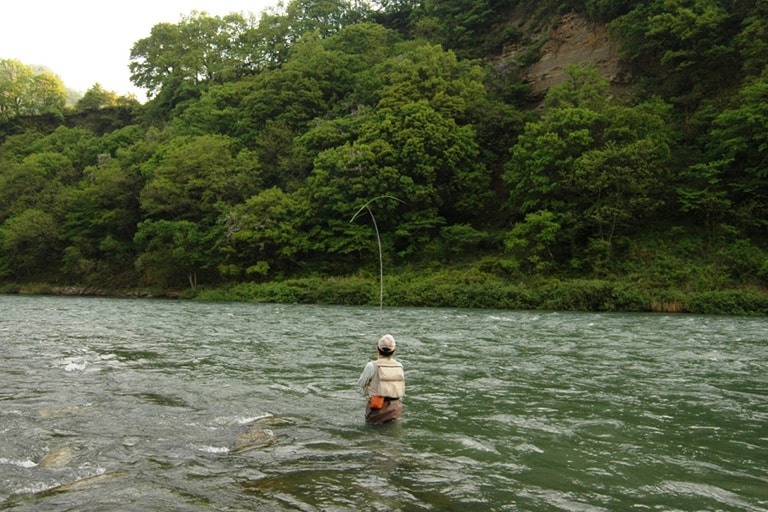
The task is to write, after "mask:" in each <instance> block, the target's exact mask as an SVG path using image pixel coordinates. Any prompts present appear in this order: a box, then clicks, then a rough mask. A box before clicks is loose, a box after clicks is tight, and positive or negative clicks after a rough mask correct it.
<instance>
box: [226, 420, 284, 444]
mask: <svg viewBox="0 0 768 512" xmlns="http://www.w3.org/2000/svg"><path fill="white" fill-rule="evenodd" d="M291 424H292V422H291V421H289V420H287V419H286V418H282V417H279V416H267V417H264V418H259V419H258V420H256V421H254V422H253V423H251V424H250V425H249V426H248V430H246V431H245V432H243V433H242V434H240V435H239V436H237V437H236V438H235V441H234V443H233V444H232V449H231V452H232V453H242V452H246V451H249V450H255V449H258V448H266V447H267V446H270V445H272V444H274V443H276V442H277V440H278V437H277V436H276V435H275V433H274V432H273V431H272V428H275V427H281V426H286V425H291ZM268 427H271V428H268Z"/></svg>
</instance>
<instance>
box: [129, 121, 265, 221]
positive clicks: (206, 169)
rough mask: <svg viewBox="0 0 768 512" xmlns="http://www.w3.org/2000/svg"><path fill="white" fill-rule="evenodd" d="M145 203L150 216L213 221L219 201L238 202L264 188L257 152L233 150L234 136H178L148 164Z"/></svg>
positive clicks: (143, 192)
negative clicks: (235, 152) (232, 138)
mask: <svg viewBox="0 0 768 512" xmlns="http://www.w3.org/2000/svg"><path fill="white" fill-rule="evenodd" d="M144 173H145V175H146V180H147V182H146V185H145V187H144V189H143V190H142V191H141V196H140V200H141V208H142V210H143V211H144V212H145V214H146V215H147V216H148V217H151V218H154V219H166V220H188V221H193V222H200V221H205V222H206V223H207V225H209V226H210V225H213V224H214V223H215V220H216V217H217V216H218V207H219V204H220V203H221V204H224V205H226V204H230V205H231V204H236V203H238V202H241V201H242V200H244V199H245V198H246V197H250V196H251V195H253V194H254V193H255V192H256V191H258V190H260V188H261V178H260V174H259V165H258V162H257V161H256V160H255V159H254V157H253V154H252V152H250V151H248V150H243V151H241V152H239V153H238V154H237V156H236V157H233V156H232V141H231V139H229V138H228V137H224V136H218V135H202V136H198V137H177V138H174V139H171V140H170V141H169V142H168V143H166V144H165V145H163V146H161V147H160V148H159V150H158V151H157V153H155V155H154V157H153V161H152V162H150V163H148V164H145V166H144Z"/></svg>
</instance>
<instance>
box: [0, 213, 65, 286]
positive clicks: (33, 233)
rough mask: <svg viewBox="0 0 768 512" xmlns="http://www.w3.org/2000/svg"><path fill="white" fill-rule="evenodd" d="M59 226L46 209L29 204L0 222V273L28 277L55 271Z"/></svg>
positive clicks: (52, 273) (57, 255) (15, 276)
mask: <svg viewBox="0 0 768 512" xmlns="http://www.w3.org/2000/svg"><path fill="white" fill-rule="evenodd" d="M59 232H60V230H59V226H58V225H57V223H56V220H55V219H54V217H53V216H52V215H51V214H49V213H46V212H45V211H42V210H39V209H36V208H29V209H26V210H24V211H22V212H20V213H19V214H18V215H16V216H14V217H11V218H9V219H7V220H5V222H3V224H2V225H0V275H3V274H4V275H9V276H11V277H13V278H16V279H27V278H29V277H32V276H33V275H36V274H43V273H47V274H49V275H55V270H56V265H57V262H58V257H59V243H58V241H59Z"/></svg>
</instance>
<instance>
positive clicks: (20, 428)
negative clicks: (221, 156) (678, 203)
mask: <svg viewBox="0 0 768 512" xmlns="http://www.w3.org/2000/svg"><path fill="white" fill-rule="evenodd" d="M385 332H390V333H391V334H393V335H394V336H395V338H396V339H397V342H398V351H397V357H398V359H400V360H401V361H402V362H403V364H404V366H405V369H406V379H407V389H406V393H407V396H406V398H405V400H404V410H405V412H404V417H403V419H402V420H400V421H397V422H394V423H391V424H386V425H380V426H367V425H365V424H364V421H363V409H364V403H365V402H364V399H363V397H362V396H361V393H360V391H359V390H358V389H356V388H355V384H356V380H357V378H358V376H359V374H360V372H361V371H362V368H363V366H364V365H365V363H366V362H367V361H368V360H369V359H371V358H373V357H374V355H375V342H376V339H377V338H378V336H380V335H381V334H384V333H385ZM767 338H768V319H766V318H763V317H725V316H723V317H718V316H688V315H662V314H655V315H652V314H592V313H589V314H588V313H584V314H579V313H558V312H525V311H495V310H494V311H488V310H455V309H426V308H423V309H422V308H419V309H417V308H386V307H385V308H384V309H383V310H380V309H378V308H370V307H360V308H357V307H331V306H307V305H275V304H243V303H200V302H187V301H164V300H149V299H104V298H79V297H77V298H74V297H28V296H12V295H6V296H2V295H0V347H2V348H1V349H0V350H2V352H0V355H1V356H2V357H0V510H35V511H37V510H51V511H53V510H55V511H60V510H135V511H145V510H158V511H168V510H179V511H187V510H188V511H197V510H266V511H294V510H298V511H321V510H322V511H362V510H370V511H391V510H402V511H422V510H423V511H556V510H565V511H628V510H641V511H642V510H665V511H677V510H679V511H691V510H711V511H736V510H738V511H763V510H768V340H767Z"/></svg>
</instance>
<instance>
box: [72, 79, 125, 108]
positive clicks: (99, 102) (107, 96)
mask: <svg viewBox="0 0 768 512" xmlns="http://www.w3.org/2000/svg"><path fill="white" fill-rule="evenodd" d="M116 104H117V93H116V92H114V91H107V90H106V89H104V88H103V87H102V86H101V84H99V83H95V84H94V85H93V87H91V88H90V89H88V90H87V91H86V92H85V95H83V97H82V98H81V99H80V101H78V102H77V104H76V105H75V110H77V111H80V112H85V111H88V110H99V109H102V108H104V107H113V106H115V105H116Z"/></svg>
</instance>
